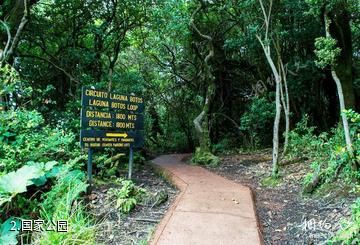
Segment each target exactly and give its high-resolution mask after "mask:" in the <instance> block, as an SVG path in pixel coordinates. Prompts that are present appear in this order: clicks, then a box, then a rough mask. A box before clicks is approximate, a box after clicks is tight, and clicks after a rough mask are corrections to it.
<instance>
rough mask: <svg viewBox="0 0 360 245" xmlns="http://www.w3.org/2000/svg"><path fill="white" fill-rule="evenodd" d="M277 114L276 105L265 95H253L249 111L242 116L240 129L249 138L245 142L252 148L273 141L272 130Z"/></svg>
mask: <svg viewBox="0 0 360 245" xmlns="http://www.w3.org/2000/svg"><path fill="white" fill-rule="evenodd" d="M274 116H275V106H274V103H273V102H270V101H269V100H268V99H267V98H265V97H253V98H252V99H251V102H250V106H249V107H248V109H247V111H246V112H245V113H244V114H243V115H242V116H241V119H240V125H241V126H240V130H241V131H242V132H243V133H244V135H246V137H247V138H248V140H247V141H248V142H244V143H245V144H247V145H248V146H250V147H252V148H257V147H258V146H259V145H262V146H264V145H269V144H270V143H271V139H272V136H271V130H268V129H269V128H272V125H273V121H274Z"/></svg>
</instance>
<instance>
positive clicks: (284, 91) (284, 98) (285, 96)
mask: <svg viewBox="0 0 360 245" xmlns="http://www.w3.org/2000/svg"><path fill="white" fill-rule="evenodd" d="M280 67H281V73H282V82H283V83H282V85H283V86H280V88H281V89H280V92H281V102H282V104H283V107H284V114H285V142H284V150H283V152H282V155H281V158H283V157H284V156H285V155H286V153H287V148H288V144H289V132H290V99H289V91H288V86H287V79H286V76H287V73H286V71H285V68H284V64H283V63H282V61H281V60H280Z"/></svg>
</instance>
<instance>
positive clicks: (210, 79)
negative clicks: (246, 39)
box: [190, 1, 216, 153]
mask: <svg viewBox="0 0 360 245" xmlns="http://www.w3.org/2000/svg"><path fill="white" fill-rule="evenodd" d="M203 7H204V3H203V2H202V1H199V6H198V7H197V8H196V10H195V11H194V12H193V14H192V16H191V19H190V26H191V27H192V28H193V29H194V31H195V32H196V33H197V34H198V35H199V36H200V37H201V38H203V39H205V40H206V41H207V46H208V54H207V55H206V57H205V59H204V62H203V70H202V71H201V72H200V75H201V76H200V77H201V78H202V80H203V81H204V83H205V84H206V85H207V89H206V95H205V101H204V105H203V109H202V111H201V113H200V114H199V115H198V116H197V117H196V118H195V119H194V126H195V129H196V132H197V133H198V136H199V143H200V153H210V152H211V140H210V134H209V119H210V118H209V117H210V113H211V111H210V107H211V104H212V101H213V99H214V95H215V90H216V84H215V77H214V76H213V74H212V71H211V65H210V64H209V62H210V60H211V59H212V58H213V57H214V45H213V38H212V37H211V36H209V35H205V34H203V33H201V32H200V30H199V29H198V28H197V26H196V25H195V22H194V18H195V16H196V14H197V13H198V12H199V11H200V10H201V9H202V8H203Z"/></svg>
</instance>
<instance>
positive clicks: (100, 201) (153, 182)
mask: <svg viewBox="0 0 360 245" xmlns="http://www.w3.org/2000/svg"><path fill="white" fill-rule="evenodd" d="M133 181H134V182H135V183H136V185H138V186H140V187H142V188H145V189H146V190H147V191H148V192H150V193H152V194H154V193H159V192H161V191H165V192H166V193H167V195H168V198H167V200H166V201H165V202H164V203H162V204H160V205H158V206H153V205H152V204H151V203H149V204H148V205H141V204H140V205H137V206H136V207H135V209H134V210H132V211H131V212H130V213H129V214H126V215H125V214H121V213H120V211H119V210H118V209H116V207H115V204H114V202H116V200H112V199H111V198H110V199H109V198H108V195H107V191H108V190H109V188H116V187H118V186H117V185H116V184H113V183H111V184H110V183H108V184H105V183H104V184H101V185H98V186H97V187H95V188H94V190H93V191H92V194H91V195H90V196H89V197H90V199H92V200H91V201H90V204H89V205H90V210H91V213H92V214H93V215H94V216H95V217H96V218H97V220H98V222H99V225H98V229H97V235H96V236H97V242H98V243H100V244H116V245H120V244H126V245H129V244H147V240H148V239H149V238H150V237H151V235H152V233H153V232H154V230H155V226H156V225H157V224H158V223H159V222H160V220H161V219H162V217H163V216H164V214H165V212H166V211H167V209H168V208H169V206H170V205H171V204H172V202H173V201H174V199H175V197H176V195H177V190H176V189H175V188H174V187H173V186H172V185H170V184H169V183H168V182H166V181H165V180H164V179H163V178H161V177H160V176H159V175H158V174H156V173H155V171H154V170H153V169H152V167H151V166H149V164H145V165H141V166H140V167H139V168H138V169H136V170H135V171H134V173H133Z"/></svg>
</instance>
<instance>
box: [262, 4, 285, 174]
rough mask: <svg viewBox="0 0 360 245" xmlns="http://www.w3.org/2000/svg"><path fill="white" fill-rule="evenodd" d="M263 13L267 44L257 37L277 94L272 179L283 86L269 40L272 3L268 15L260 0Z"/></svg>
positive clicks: (276, 153)
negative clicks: (269, 68)
mask: <svg viewBox="0 0 360 245" xmlns="http://www.w3.org/2000/svg"><path fill="white" fill-rule="evenodd" d="M259 2H260V6H261V10H262V13H263V15H264V23H265V37H264V40H265V42H264V41H263V40H262V39H261V38H260V36H258V35H257V36H256V37H257V39H258V40H259V42H260V44H261V47H262V49H263V51H264V54H265V57H266V60H267V62H268V63H269V65H270V67H271V70H272V73H273V75H274V77H275V81H276V94H275V105H276V114H275V119H274V127H273V161H272V177H274V178H276V177H277V175H278V172H279V125H280V119H281V99H280V96H281V95H280V88H281V87H280V86H282V85H281V76H280V72H279V71H278V70H277V69H276V66H275V63H274V61H273V59H272V57H271V50H270V44H269V42H268V41H269V40H268V34H269V27H270V17H271V9H272V1H270V7H269V12H268V13H266V10H265V7H264V4H263V2H262V0H259Z"/></svg>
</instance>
